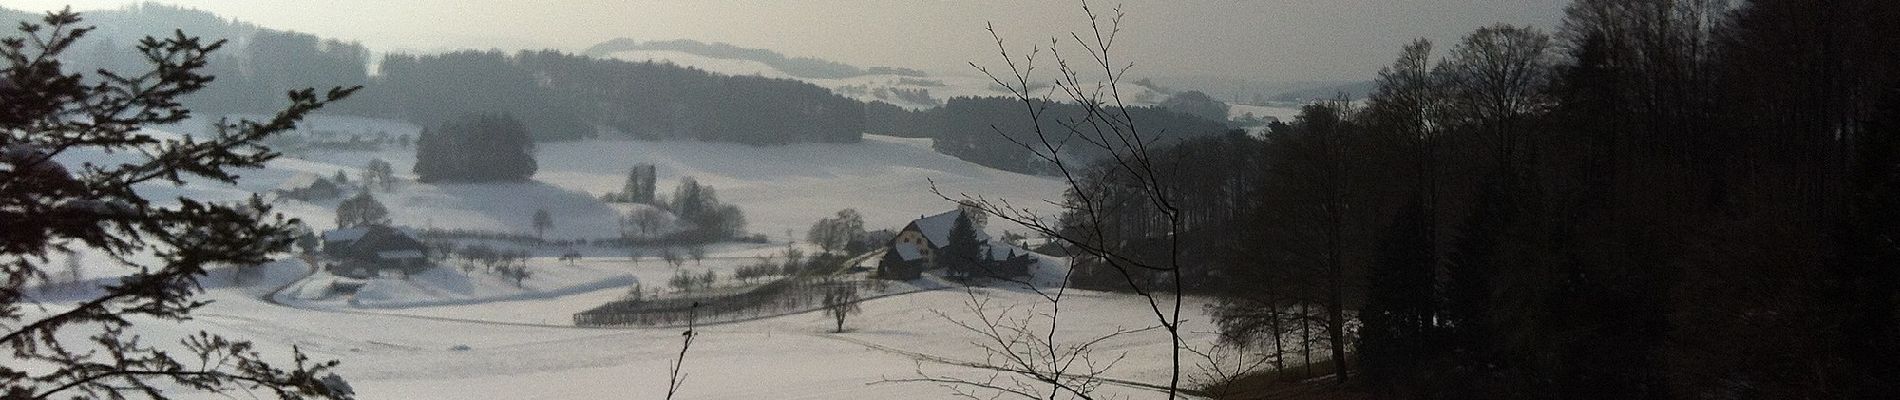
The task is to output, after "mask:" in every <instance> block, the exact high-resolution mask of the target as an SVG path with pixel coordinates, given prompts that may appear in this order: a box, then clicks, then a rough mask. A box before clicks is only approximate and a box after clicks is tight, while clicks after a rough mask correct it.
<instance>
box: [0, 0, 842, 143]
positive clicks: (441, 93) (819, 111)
mask: <svg viewBox="0 0 1900 400" xmlns="http://www.w3.org/2000/svg"><path fill="white" fill-rule="evenodd" d="M35 17H36V16H35V14H33V13H23V12H10V11H9V12H5V13H0V19H9V20H10V19H32V18H35ZM94 18H95V20H94V21H90V22H94V23H100V25H102V26H104V29H111V30H113V32H108V33H110V34H106V35H94V36H93V37H89V38H88V39H86V40H84V41H82V42H80V43H78V44H77V46H78V47H77V48H81V49H92V50H90V51H74V52H69V53H70V54H68V55H66V56H64V59H65V61H67V62H70V63H72V64H74V65H76V66H78V67H79V68H81V69H94V68H105V69H108V70H115V71H124V72H130V71H137V70H140V69H141V68H148V67H149V66H148V65H147V64H148V63H147V62H146V61H145V60H144V59H142V58H140V57H141V56H140V55H139V54H138V53H137V52H136V51H128V50H127V49H128V48H130V47H133V46H134V45H136V44H137V39H138V38H141V37H143V36H146V35H151V36H160V37H169V36H171V35H172V33H173V29H174V28H182V29H183V30H184V31H185V33H186V34H187V35H194V36H197V35H202V36H205V37H206V38H207V40H211V39H225V40H228V42H227V43H226V44H225V47H226V49H227V50H225V51H220V52H217V53H215V55H214V56H212V57H211V58H210V59H209V60H207V64H208V65H207V66H206V68H205V70H206V72H207V73H208V74H210V75H213V76H216V77H217V80H216V81H215V82H213V83H211V84H209V85H207V87H206V88H205V90H202V91H200V92H198V93H194V94H192V95H191V96H187V97H186V98H185V103H186V104H187V105H189V106H191V107H192V109H193V110H196V111H198V113H199V114H200V115H207V116H216V115H222V114H231V113H242V114H269V113H270V112H272V111H275V110H272V109H267V108H262V107H265V105H268V104H279V103H281V102H282V101H283V100H284V91H283V90H284V88H292V87H331V86H346V87H347V86H357V85H362V86H364V87H365V88H364V89H363V90H362V91H361V92H360V93H358V94H357V95H356V96H354V97H353V98H351V99H350V101H346V102H340V103H338V104H337V105H336V106H335V107H330V108H327V109H326V111H329V112H337V113H345V114H351V115H362V116H372V117H383V118H396V119H404V120H408V121H411V122H415V123H417V124H421V125H423V126H439V125H441V124H443V123H447V122H449V121H450V120H452V119H455V118H457V117H459V116H461V115H464V114H471V113H503V114H509V115H513V116H515V117H516V118H519V119H520V120H521V122H522V123H523V124H524V126H525V127H526V128H527V130H528V131H529V132H530V133H532V134H533V137H534V138H535V140H537V141H548V140H573V139H581V138H588V137H594V136H597V135H598V134H600V133H601V132H602V131H603V130H606V131H619V132H623V133H625V134H628V135H633V136H635V137H640V138H648V139H697V140H707V141H720V142H736V143H747V144H755V145H772V144H785V143H804V142H856V141H858V140H859V139H860V133H861V132H862V131H863V104H861V103H858V102H857V101H855V100H851V99H848V98H845V97H843V96H838V95H835V94H833V93H831V92H830V91H829V90H827V89H825V88H822V87H818V86H815V85H811V84H808V83H804V82H799V81H793V80H787V79H771V78H761V77H749V76H747V77H733V76H724V75H718V74H714V73H710V72H706V71H704V70H699V69H695V68H689V67H682V66H676V65H672V64H659V63H650V62H641V63H636V62H626V61H619V60H609V59H599V58H591V57H584V56H579V55H573V54H566V53H561V52H558V51H551V50H548V51H522V52H518V53H514V54H508V53H502V52H500V51H469V50H465V51H457V52H451V53H446V54H431V55H411V54H387V55H384V56H382V59H381V60H380V62H379V63H376V65H378V69H377V70H376V71H375V72H376V73H375V74H371V73H370V72H371V71H370V69H369V67H370V65H371V61H372V53H371V52H370V51H369V50H368V49H367V48H365V47H364V46H362V45H361V44H358V43H355V42H343V41H337V40H327V39H322V38H319V37H317V36H315V35H310V34H304V33H296V32H287V31H276V30H269V29H260V28H257V27H255V26H253V25H249V24H243V23H238V22H233V21H229V20H225V19H222V18H219V17H217V16H216V15H215V14H211V13H209V12H204V11H198V10H192V9H184V8H177V7H168V6H159V5H138V6H133V7H128V8H127V9H125V10H120V11H106V12H100V13H97V15H96V16H95V17H94ZM100 21H110V22H112V23H111V24H107V23H101V22H100ZM161 27H162V28H161ZM603 128H604V129H603Z"/></svg>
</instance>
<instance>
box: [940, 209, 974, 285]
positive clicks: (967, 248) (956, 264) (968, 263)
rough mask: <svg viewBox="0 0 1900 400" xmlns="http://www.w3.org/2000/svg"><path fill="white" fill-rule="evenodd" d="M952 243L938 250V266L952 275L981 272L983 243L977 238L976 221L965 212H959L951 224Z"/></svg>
mask: <svg viewBox="0 0 1900 400" xmlns="http://www.w3.org/2000/svg"><path fill="white" fill-rule="evenodd" d="M949 240H950V243H948V244H945V245H944V246H943V249H941V250H939V251H937V254H936V258H937V260H936V262H937V266H938V267H942V268H944V269H945V270H946V271H947V272H949V273H950V274H951V275H955V276H974V275H976V274H977V273H979V272H981V265H979V263H981V262H982V253H983V248H982V246H983V243H982V241H981V240H979V239H977V236H976V223H974V222H971V221H970V217H969V216H967V215H966V214H963V213H958V214H957V220H956V222H953V223H951V225H950V237H949Z"/></svg>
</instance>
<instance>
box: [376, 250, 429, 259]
mask: <svg viewBox="0 0 1900 400" xmlns="http://www.w3.org/2000/svg"><path fill="white" fill-rule="evenodd" d="M376 257H378V258H388V259H403V258H422V257H424V256H423V255H422V252H421V251H416V250H392V251H378V252H376Z"/></svg>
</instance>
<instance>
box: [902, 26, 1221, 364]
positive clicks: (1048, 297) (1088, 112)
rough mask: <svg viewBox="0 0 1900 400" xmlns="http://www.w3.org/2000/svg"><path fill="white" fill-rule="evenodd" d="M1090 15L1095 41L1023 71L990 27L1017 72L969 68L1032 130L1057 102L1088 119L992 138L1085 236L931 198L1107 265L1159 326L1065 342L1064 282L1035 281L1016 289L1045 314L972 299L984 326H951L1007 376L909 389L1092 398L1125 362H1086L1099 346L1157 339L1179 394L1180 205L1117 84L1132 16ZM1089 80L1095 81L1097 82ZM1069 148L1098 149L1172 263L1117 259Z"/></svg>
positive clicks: (1060, 41)
mask: <svg viewBox="0 0 1900 400" xmlns="http://www.w3.org/2000/svg"><path fill="white" fill-rule="evenodd" d="M1082 12H1083V13H1084V14H1085V15H1086V16H1087V17H1088V20H1089V30H1088V31H1087V32H1082V33H1071V34H1070V35H1069V37H1067V38H1052V39H1051V40H1050V43H1049V46H1047V47H1041V46H1038V47H1036V48H1035V49H1034V50H1032V51H1031V52H1030V53H1029V54H1028V55H1027V56H1026V57H1023V58H1021V59H1020V60H1019V59H1017V58H1016V57H1015V56H1012V55H1011V53H1010V52H1009V50H1008V47H1007V46H1006V45H1005V41H1004V40H1003V39H1002V36H1001V35H1000V34H999V33H997V32H996V29H995V27H994V26H993V25H992V26H991V27H990V28H989V32H990V34H991V37H992V38H993V39H995V42H996V46H997V50H998V52H999V54H1000V55H1001V56H1002V58H1003V61H1004V63H1005V65H1006V66H1007V68H1008V69H1009V71H1008V72H1007V73H1002V72H1000V71H992V70H991V69H989V68H988V67H984V66H981V65H977V64H976V63H974V62H973V63H971V66H972V67H974V68H976V69H977V70H978V71H980V72H982V73H983V74H985V75H986V76H988V77H989V78H990V79H991V80H992V81H993V82H994V83H996V84H997V85H998V86H1001V87H1004V88H1007V89H1008V90H1009V91H1010V92H1011V94H1012V96H1013V97H1014V98H1015V99H1016V100H1018V101H1020V102H1021V103H1022V104H1023V107H1024V108H1025V110H1026V111H1027V112H1028V115H1029V118H1030V119H1032V120H1038V121H1040V120H1041V119H1042V118H1044V117H1045V111H1046V108H1047V107H1048V105H1049V104H1051V103H1053V100H1054V99H1053V97H1055V96H1057V95H1058V94H1059V95H1060V96H1062V97H1063V98H1064V99H1063V100H1065V101H1068V102H1072V103H1074V104H1076V105H1079V106H1080V108H1081V109H1082V113H1081V116H1080V117H1075V119H1072V120H1063V121H1056V122H1058V125H1059V126H1060V127H1061V128H1060V129H1055V130H1045V129H1044V128H1043V127H1042V125H1043V124H1040V123H1032V124H1030V126H1033V127H1034V128H1033V131H1032V132H1029V133H1027V134H1022V133H1014V134H1012V133H1010V132H1003V131H1001V130H1000V129H998V130H997V132H996V133H997V134H998V135H1001V136H1003V137H1004V138H1006V139H1008V140H1009V141H1011V142H1012V143H1015V144H1016V145H1018V146H1020V147H1021V148H1023V149H1025V150H1027V151H1028V152H1029V153H1031V154H1032V155H1033V157H1035V158H1036V159H1038V160H1040V161H1041V162H1043V163H1045V164H1046V165H1049V166H1050V167H1051V169H1052V170H1054V171H1055V172H1057V174H1058V175H1059V176H1061V177H1062V178H1063V179H1064V180H1065V182H1066V183H1067V184H1068V185H1069V187H1070V188H1071V191H1070V192H1071V195H1072V196H1074V197H1075V199H1074V200H1075V201H1072V202H1067V203H1064V204H1061V206H1062V207H1063V208H1064V211H1065V213H1068V214H1072V215H1076V216H1079V217H1081V220H1082V221H1081V222H1082V224H1081V225H1082V226H1081V227H1080V228H1081V229H1079V230H1078V229H1064V227H1062V226H1059V224H1057V223H1053V222H1050V221H1051V219H1050V218H1046V216H1044V215H1041V214H1039V213H1037V212H1035V211H1033V210H1030V209H1028V208H1024V207H1018V206H1015V205H1013V204H1011V203H1010V202H1009V200H1008V199H990V198H985V197H983V196H980V195H976V196H972V195H969V194H959V195H957V196H956V197H954V198H953V197H951V196H950V195H946V194H944V193H943V192H941V191H940V190H938V189H937V188H936V186H935V182H932V191H933V192H935V193H937V194H938V195H939V196H940V197H943V198H944V199H945V200H949V201H955V202H957V203H958V205H959V208H960V209H963V210H966V212H968V213H970V214H972V215H982V216H994V217H996V218H1000V219H1002V220H1005V221H1009V222H1013V223H1017V224H1020V225H1023V226H1025V227H1027V228H1029V230H1031V231H1033V232H1036V233H1040V234H1042V235H1044V236H1047V237H1051V238H1053V239H1055V240H1057V241H1058V242H1059V243H1062V244H1064V245H1066V246H1067V247H1070V248H1072V249H1074V251H1073V255H1074V256H1079V257H1089V258H1092V259H1096V260H1099V261H1100V262H1101V264H1102V265H1104V266H1106V267H1107V268H1110V269H1112V270H1113V271H1114V274H1116V275H1119V276H1120V277H1121V278H1122V279H1121V281H1122V282H1123V283H1125V285H1126V288H1127V289H1128V290H1129V291H1131V292H1134V293H1135V294H1137V295H1139V296H1142V297H1143V298H1145V299H1146V300H1147V304H1148V308H1149V311H1150V312H1151V313H1152V316H1153V317H1154V322H1156V324H1155V325H1153V326H1151V327H1148V328H1143V329H1135V330H1122V329H1118V330H1116V331H1115V332H1108V333H1106V334H1102V335H1099V336H1095V337H1092V338H1086V339H1082V340H1078V341H1066V340H1061V339H1059V338H1057V335H1056V331H1057V329H1056V327H1058V326H1059V325H1060V324H1061V318H1060V317H1061V309H1062V301H1063V296H1064V295H1065V293H1066V291H1067V290H1066V289H1067V288H1068V279H1066V277H1065V279H1064V280H1063V282H1062V283H1061V284H1059V285H1058V286H1057V287H1055V288H1047V289H1045V288H1041V287H1039V286H1037V285H1034V284H1033V283H1034V282H1018V283H1021V284H1023V285H1024V286H1025V287H1028V288H1030V289H1031V290H1032V291H1033V292H1035V293H1037V294H1039V295H1040V296H1042V298H1043V299H1044V300H1045V301H1046V302H1047V303H1048V307H1047V308H1046V309H1031V310H1017V309H1012V308H1008V307H1005V308H1003V309H1000V310H993V309H991V308H990V307H989V306H987V304H986V303H985V301H984V300H982V299H981V298H979V297H978V296H976V295H975V294H974V292H972V294H971V299H970V300H969V304H968V305H969V310H968V311H970V312H971V313H973V314H975V315H977V316H978V319H976V320H974V321H963V320H959V319H957V318H953V317H951V316H949V315H947V314H943V315H944V317H945V318H947V319H950V320H952V322H954V323H956V324H958V325H959V326H962V327H964V328H965V329H966V330H968V331H970V332H974V333H976V334H978V335H979V336H982V337H983V338H984V340H986V341H987V342H986V343H984V346H983V347H984V348H985V350H986V351H987V352H989V353H990V354H989V356H990V357H989V359H991V360H1002V362H1000V363H993V364H991V365H988V366H986V367H988V368H989V369H992V370H995V371H998V374H999V375H993V376H991V377H990V378H988V379H983V380H976V379H967V378H962V377H954V376H942V375H925V374H923V373H922V372H921V371H920V372H919V374H920V375H921V377H920V378H917V379H911V380H906V381H924V382H935V383H939V384H944V385H946V386H947V387H950V388H952V389H953V390H956V391H957V392H958V393H959V394H960V395H964V396H968V397H972V398H975V397H979V394H978V393H977V392H981V391H988V392H991V393H990V395H989V396H983V397H995V396H1001V395H1014V396H1021V397H1024V398H1053V397H1056V396H1057V395H1059V394H1062V395H1068V396H1073V397H1078V398H1084V399H1088V398H1093V392H1094V389H1095V388H1097V387H1099V386H1100V385H1101V384H1102V383H1103V382H1104V380H1103V379H1104V378H1102V377H1101V374H1102V373H1104V372H1107V371H1108V369H1109V368H1112V367H1113V366H1114V364H1115V362H1114V360H1118V359H1119V357H1117V358H1114V359H1109V360H1097V359H1095V358H1092V357H1091V356H1090V354H1089V353H1090V350H1091V349H1092V347H1093V345H1094V344H1098V343H1101V342H1102V341H1104V340H1107V339H1110V338H1113V337H1117V336H1121V335H1126V334H1130V333H1134V332H1142V331H1148V330H1159V331H1161V332H1163V333H1165V334H1167V335H1168V341H1169V345H1170V351H1169V354H1170V360H1169V361H1170V370H1169V379H1168V383H1167V384H1166V386H1165V387H1163V388H1162V390H1163V391H1164V392H1165V393H1166V394H1167V397H1168V398H1175V397H1176V396H1178V395H1179V393H1180V386H1181V380H1182V371H1181V366H1182V355H1183V349H1184V346H1185V343H1184V342H1183V341H1182V340H1181V333H1182V332H1181V330H1180V326H1181V320H1182V318H1181V317H1182V313H1181V312H1182V309H1181V305H1182V299H1181V296H1180V293H1181V269H1180V251H1179V248H1180V243H1179V236H1178V235H1176V233H1177V232H1179V231H1180V230H1181V227H1182V220H1181V214H1180V210H1179V208H1177V206H1176V204H1175V194H1174V193H1172V192H1171V190H1170V189H1169V187H1168V186H1167V185H1165V184H1164V182H1163V179H1164V178H1163V176H1162V174H1161V172H1160V171H1159V169H1160V166H1158V165H1157V164H1158V162H1157V161H1156V160H1155V159H1154V158H1153V157H1150V155H1149V153H1150V152H1149V149H1150V148H1151V147H1153V146H1155V145H1156V144H1157V143H1156V142H1157V140H1158V139H1157V138H1158V137H1159V134H1160V132H1153V131H1151V130H1148V129H1145V128H1144V127H1142V126H1140V125H1139V124H1138V122H1139V121H1136V120H1135V119H1134V117H1133V116H1132V114H1131V113H1130V112H1129V107H1128V105H1127V104H1125V103H1124V102H1123V100H1122V98H1123V96H1122V94H1121V92H1120V86H1121V85H1120V83H1121V80H1122V78H1123V76H1124V75H1125V74H1126V73H1127V71H1128V70H1129V69H1130V68H1133V64H1129V63H1124V62H1121V61H1119V60H1117V59H1115V58H1113V57H1112V55H1113V54H1114V52H1113V49H1114V45H1115V40H1116V37H1117V35H1118V34H1119V33H1120V27H1121V20H1122V18H1123V16H1124V14H1123V13H1122V11H1121V9H1120V8H1119V7H1117V8H1114V9H1112V10H1111V11H1110V13H1108V14H1106V15H1104V14H1098V13H1097V12H1096V11H1095V9H1094V8H1092V7H1091V6H1089V5H1088V3H1087V2H1083V3H1082ZM1065 49H1067V51H1075V50H1079V51H1080V53H1081V57H1082V58H1081V59H1076V58H1075V56H1070V55H1066V54H1065V53H1064V51H1065ZM1045 50H1046V51H1048V52H1049V54H1050V55H1051V56H1052V57H1053V58H1054V59H1055V65H1056V71H1055V72H1056V76H1055V78H1054V79H1053V81H1052V82H1050V85H1048V86H1047V88H1048V89H1047V91H1046V92H1043V93H1040V94H1038V93H1034V91H1038V90H1040V89H1039V87H1040V86H1041V85H1040V82H1032V81H1034V80H1036V79H1037V78H1035V77H1034V76H1033V74H1034V72H1035V69H1036V66H1037V65H1036V58H1037V57H1038V56H1039V55H1041V54H1042V52H1043V51H1045ZM1077 61H1079V63H1078V62H1077ZM1084 69H1088V70H1087V71H1085V70H1084ZM1087 76H1097V77H1099V80H1092V79H1090V78H1086V77H1087ZM1071 147H1084V148H1091V149H1092V150H1096V151H1099V152H1101V153H1104V154H1106V155H1107V156H1106V157H1107V158H1106V160H1108V162H1109V164H1108V165H1109V168H1108V169H1107V171H1105V172H1106V173H1108V174H1113V175H1115V178H1116V180H1118V181H1124V182H1129V183H1130V185H1131V186H1132V189H1133V191H1135V192H1137V193H1139V198H1140V201H1139V202H1137V203H1138V204H1137V206H1141V207H1148V208H1152V213H1153V214H1152V215H1156V216H1158V219H1159V220H1161V221H1163V222H1162V223H1161V224H1158V225H1160V226H1161V228H1162V229H1163V230H1164V232H1156V234H1155V237H1159V238H1165V241H1166V242H1167V243H1166V247H1167V249H1168V250H1167V255H1166V257H1164V259H1163V260H1161V261H1150V260H1146V259H1137V258H1135V257H1131V256H1128V255H1125V254H1122V253H1121V252H1119V251H1118V250H1117V249H1116V247H1115V245H1114V242H1115V241H1114V240H1111V238H1114V237H1115V236H1111V235H1108V234H1107V233H1106V232H1104V230H1103V228H1102V227H1103V226H1104V225H1106V223H1105V219H1110V218H1114V217H1113V215H1110V214H1109V213H1108V211H1105V210H1104V208H1103V207H1104V205H1103V204H1101V202H1100V199H1096V198H1094V197H1093V195H1092V194H1091V193H1090V191H1088V190H1083V189H1084V180H1085V177H1084V176H1083V170H1084V169H1086V166H1084V165H1080V164H1079V163H1078V162H1077V161H1075V160H1071V159H1068V158H1066V157H1065V156H1064V154H1066V153H1067V152H1068V151H1071V150H1074V149H1072V148H1071ZM1071 271H1073V268H1071ZM1071 273H1072V272H1071ZM1154 275H1161V276H1163V277H1165V278H1164V279H1161V280H1160V282H1161V283H1159V284H1149V283H1145V282H1149V281H1150V279H1148V277H1150V276H1154Z"/></svg>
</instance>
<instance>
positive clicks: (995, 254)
mask: <svg viewBox="0 0 1900 400" xmlns="http://www.w3.org/2000/svg"><path fill="white" fill-rule="evenodd" d="M962 216H963V211H962V210H951V211H947V212H944V213H941V214H937V215H932V216H928V217H919V218H917V219H915V220H911V221H910V224H908V225H905V226H904V229H903V230H900V231H898V232H897V236H896V237H895V238H892V239H891V241H890V246H889V248H888V249H887V251H886V252H885V254H884V258H883V259H881V260H880V261H879V262H878V276H883V277H886V278H889V279H911V278H916V277H917V276H919V275H920V274H921V273H922V272H923V271H927V270H933V269H937V268H940V267H945V266H947V264H946V263H939V262H938V260H937V259H938V258H939V257H938V255H939V254H941V253H943V249H944V248H945V247H948V246H950V231H951V230H952V228H953V227H955V226H956V223H957V218H960V217H962ZM976 242H977V243H978V246H979V248H980V249H981V250H979V253H977V254H981V256H980V257H981V259H978V260H971V263H970V264H971V265H970V266H971V267H974V269H975V270H976V271H980V272H981V273H982V274H983V275H988V276H998V277H1011V276H1023V275H1028V273H1029V272H1028V271H1029V266H1030V265H1033V264H1035V258H1033V257H1031V256H1030V254H1029V252H1028V251H1026V250H1018V249H1016V248H1015V247H1012V246H1007V245H1002V246H998V245H992V244H991V243H990V237H989V235H988V234H986V233H984V232H983V228H982V227H980V226H979V227H976ZM952 272H953V273H958V274H962V273H966V272H969V271H952Z"/></svg>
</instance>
